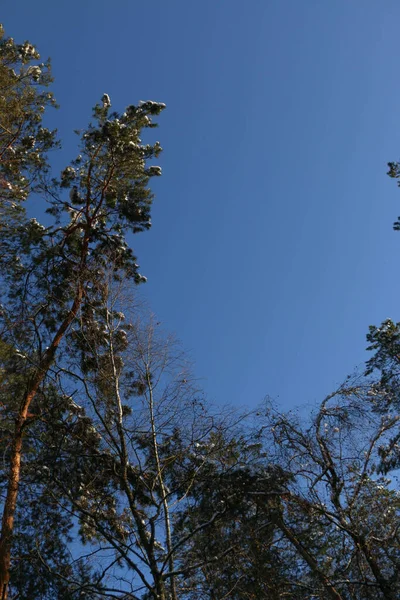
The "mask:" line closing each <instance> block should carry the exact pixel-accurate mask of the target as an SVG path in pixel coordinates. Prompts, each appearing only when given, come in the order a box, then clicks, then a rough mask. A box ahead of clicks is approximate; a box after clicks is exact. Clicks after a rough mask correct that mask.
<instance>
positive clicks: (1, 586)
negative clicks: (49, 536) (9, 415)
mask: <svg viewBox="0 0 400 600" xmlns="http://www.w3.org/2000/svg"><path fill="white" fill-rule="evenodd" d="M82 298H83V286H82V284H81V283H79V285H78V289H77V292H76V295H75V299H74V302H73V304H72V307H71V310H70V311H69V313H68V315H67V316H66V318H65V319H64V321H63V322H62V324H61V325H60V327H59V329H58V331H57V333H56V334H55V336H54V339H53V341H52V343H51V346H50V347H49V348H48V349H47V351H46V353H45V355H44V357H43V360H42V361H41V364H40V365H39V367H38V369H37V371H36V374H35V375H34V377H33V379H32V381H31V382H30V386H29V389H28V391H27V393H26V394H25V398H24V401H23V403H22V405H21V407H20V410H19V414H18V417H17V419H16V423H15V429H14V435H13V441H12V446H11V457H10V470H9V476H8V487H7V495H6V500H5V503H4V508H3V517H2V525H1V536H0V593H1V596H0V600H7V597H8V584H9V581H10V566H11V543H12V536H13V530H14V519H15V510H16V507H17V498H18V486H19V482H20V479H21V457H22V442H23V433H24V426H25V425H26V421H27V419H28V413H29V407H30V405H31V404H32V401H33V399H34V398H35V396H36V394H37V391H38V389H39V387H40V385H41V383H42V382H43V380H44V378H45V376H46V374H47V373H48V370H49V368H50V367H51V365H52V363H53V360H54V357H55V355H56V351H57V348H58V346H59V345H60V342H61V340H62V339H63V337H64V335H65V334H66V332H67V330H68V328H69V326H70V325H71V323H72V321H73V320H74V319H75V317H76V315H77V313H78V310H79V307H80V305H81V302H82Z"/></svg>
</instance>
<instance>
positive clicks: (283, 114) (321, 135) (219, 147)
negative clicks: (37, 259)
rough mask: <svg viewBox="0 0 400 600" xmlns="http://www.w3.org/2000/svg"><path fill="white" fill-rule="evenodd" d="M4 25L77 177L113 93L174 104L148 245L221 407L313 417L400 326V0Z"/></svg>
mask: <svg viewBox="0 0 400 600" xmlns="http://www.w3.org/2000/svg"><path fill="white" fill-rule="evenodd" d="M2 21H3V22H4V24H5V27H6V32H7V34H8V35H11V36H12V37H14V38H15V40H16V41H23V40H24V39H26V38H29V40H30V41H32V42H33V43H35V44H36V45H37V47H38V48H39V50H40V51H41V54H42V57H43V58H45V57H47V56H51V57H52V60H53V71H54V75H55V78H56V82H55V85H54V91H55V93H56V97H57V100H58V101H59V103H60V105H61V109H60V110H59V111H58V112H57V113H56V114H55V115H54V116H55V119H54V122H57V126H58V128H59V132H60V136H61V137H62V138H63V140H64V143H63V147H64V152H65V162H67V161H68V160H69V158H72V157H74V156H75V154H76V152H75V142H76V138H75V136H74V135H73V133H72V131H73V129H76V128H79V127H84V126H85V125H86V123H87V121H88V119H89V117H90V110H91V107H92V106H93V104H94V103H95V102H96V101H98V100H99V99H100V97H101V95H102V94H103V93H104V92H107V93H108V94H110V96H111V100H112V103H113V107H114V108H115V109H116V110H120V109H123V108H124V107H125V106H126V105H127V104H132V103H136V102H137V101H138V100H141V99H142V100H146V99H151V100H158V101H162V102H165V103H166V104H167V110H166V111H165V112H164V113H163V114H162V115H161V117H160V129H159V130H158V131H157V138H158V139H160V141H161V143H162V145H163V147H164V149H165V151H164V153H163V154H162V156H161V160H160V164H161V166H162V168H163V173H164V175H163V177H162V178H161V179H160V180H157V181H156V182H155V185H154V188H155V191H156V194H157V197H156V201H155V204H154V210H153V228H152V229H151V231H150V232H149V233H146V234H143V235H142V236H135V238H134V239H133V241H134V247H135V249H136V251H137V254H138V256H139V262H140V264H141V267H142V272H143V273H144V274H145V275H146V276H147V277H148V283H147V285H146V288H145V293H146V296H147V297H148V298H149V301H150V304H151V307H152V309H153V310H154V311H155V312H156V313H157V315H158V316H159V318H160V320H161V321H162V322H163V325H164V326H165V327H166V328H167V329H169V330H171V331H174V332H176V334H177V336H178V337H179V338H180V339H181V340H182V341H183V343H184V345H185V347H186V348H188V349H189V350H191V353H192V356H193V358H194V360H195V361H196V373H197V375H198V377H199V378H201V379H202V382H203V385H204V387H205V389H206V391H207V393H208V395H209V397H210V398H211V399H212V400H213V401H215V402H217V403H220V404H225V403H231V402H233V403H235V404H237V405H248V406H254V405H256V404H257V403H259V402H260V401H261V400H262V399H263V397H264V396H265V395H266V394H269V395H271V396H272V397H274V398H275V399H277V400H278V401H279V402H280V403H281V405H282V406H283V407H285V408H288V407H289V406H293V405H299V404H300V405H305V404H310V403H311V404H312V403H313V402H315V400H318V399H319V398H321V396H322V395H323V394H325V393H328V392H329V391H331V390H332V388H333V387H334V386H335V385H337V384H338V383H339V382H340V381H341V380H342V379H344V377H345V376H346V375H347V374H348V373H349V372H351V371H352V370H353V369H354V367H356V366H357V365H359V364H360V363H362V361H363V360H365V352H364V349H365V346H366V343H365V334H366V331H367V328H368V325H369V324H372V323H374V324H377V323H379V322H380V321H382V320H383V319H385V318H386V317H391V318H393V319H394V320H400V306H399V290H400V286H399V278H398V271H399V250H400V234H396V233H395V232H393V231H392V229H391V227H392V222H393V221H394V220H395V218H396V217H397V215H398V214H400V202H399V200H400V191H399V190H397V189H396V186H395V184H394V182H393V181H391V180H389V178H388V177H386V175H385V173H386V170H387V169H386V162H387V161H389V160H395V159H397V158H399V157H400V78H399V74H398V57H399V56H400V36H399V30H398V24H399V22H400V3H399V2H398V0H385V2H376V0H354V1H353V2H349V1H348V0H335V1H334V2H328V1H325V0H248V1H247V2H243V1H241V0H202V1H201V2H199V1H197V2H195V1H194V0H169V1H168V2H166V1H165V0H163V1H161V0H153V1H152V2H138V1H137V0H114V1H113V2H105V1H103V0H80V1H78V0H70V1H69V2H65V1H64V2H63V1H60V2H51V1H50V0H35V1H34V2H31V1H28V0H19V1H18V2H15V1H12V2H11V1H9V2H3V3H2ZM54 116H53V117H54ZM52 120H53V118H52ZM57 160H58V159H57ZM38 216H40V215H38Z"/></svg>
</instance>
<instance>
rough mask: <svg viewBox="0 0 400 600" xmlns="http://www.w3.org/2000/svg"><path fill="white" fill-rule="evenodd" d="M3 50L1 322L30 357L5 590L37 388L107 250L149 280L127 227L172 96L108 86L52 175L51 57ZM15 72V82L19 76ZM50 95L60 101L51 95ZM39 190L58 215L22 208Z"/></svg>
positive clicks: (133, 222) (146, 216)
mask: <svg viewBox="0 0 400 600" xmlns="http://www.w3.org/2000/svg"><path fill="white" fill-rule="evenodd" d="M0 53H1V56H2V77H3V81H4V82H5V83H4V89H5V90H7V93H9V94H10V95H11V98H12V99H14V100H15V108H14V105H13V110H12V112H11V113H8V112H7V111H4V112H5V114H6V117H4V119H3V125H2V128H3V129H2V130H3V132H5V133H4V135H3V137H2V144H3V151H4V153H5V154H7V153H10V152H11V154H12V157H10V158H9V159H7V160H6V161H5V162H4V163H3V164H2V170H1V173H0V175H1V177H2V178H3V179H2V180H3V182H4V188H3V189H4V190H5V191H4V193H2V203H3V206H7V212H9V210H11V211H12V215H13V216H15V217H16V218H15V219H11V220H10V219H9V216H8V215H6V213H5V212H4V219H3V221H2V225H1V227H2V234H3V235H2V248H1V250H2V255H1V259H0V269H1V277H2V282H3V290H2V312H1V330H2V339H3V341H4V342H5V343H7V344H9V345H10V346H12V347H13V348H18V353H19V356H20V357H21V358H22V359H23V360H25V361H27V364H28V365H29V374H28V376H27V380H26V384H25V388H24V391H23V396H22V398H21V400H20V402H19V406H18V409H17V411H16V416H15V426H14V428H13V431H12V432H11V434H10V438H11V439H10V447H11V450H10V456H9V460H10V466H9V476H8V477H9V479H8V487H7V494H6V499H5V502H4V508H3V519H2V532H1V539H0V590H2V600H5V599H6V598H7V587H8V582H9V576H10V563H11V543H12V534H13V529H14V519H15V512H16V507H17V497H18V486H19V482H20V477H21V458H22V456H23V454H24V435H25V431H26V429H27V428H28V427H29V423H30V422H31V420H32V417H31V415H32V414H34V413H35V402H36V397H37V394H38V393H39V391H40V389H41V388H42V387H43V385H45V384H46V381H47V380H48V377H49V376H50V374H53V371H52V368H53V365H54V361H55V359H56V356H57V355H61V354H62V347H63V345H65V336H66V334H67V332H68V331H69V329H70V327H71V325H72V324H73V323H74V321H75V320H76V319H78V318H79V317H80V315H81V312H82V311H84V310H85V306H87V305H90V303H91V300H92V296H93V294H95V293H96V291H95V290H96V285H95V284H96V282H98V281H101V278H102V277H103V275H104V272H105V270H106V269H107V265H108V262H109V260H110V259H112V260H113V261H114V264H115V278H118V277H120V276H121V273H123V274H124V276H127V277H130V278H132V279H133V281H134V282H135V283H141V282H142V281H145V278H144V277H143V276H142V275H141V274H140V273H139V267H138V265H137V263H136V259H135V256H134V254H133V252H132V250H131V248H130V247H129V245H128V243H127V241H126V234H127V233H128V231H131V232H133V233H137V232H140V231H145V230H147V229H149V228H150V226H151V220H150V208H151V203H152V194H151V192H150V190H149V187H148V184H149V181H150V179H151V177H153V176H158V175H160V174H161V170H160V168H159V167H157V166H153V165H148V161H150V160H152V159H153V158H155V157H157V156H158V155H159V153H160V151H161V147H160V144H159V143H158V142H155V143H154V144H144V143H142V140H141V138H140V132H141V130H142V129H146V128H152V127H155V126H156V125H155V123H154V122H153V118H154V116H157V115H158V114H159V113H160V112H161V111H162V110H163V109H164V104H161V103H157V102H152V101H148V102H141V103H140V104H139V105H138V106H134V105H131V106H128V108H127V109H126V111H125V112H124V113H123V114H122V115H119V114H118V113H116V112H112V111H111V103H110V99H109V97H108V95H107V94H104V96H103V98H102V101H101V103H100V104H98V105H96V106H95V108H94V111H93V122H92V124H90V125H89V127H88V128H87V129H86V130H85V131H83V132H81V134H80V139H81V142H80V151H79V155H78V156H77V157H76V159H75V160H74V161H72V163H71V164H70V165H68V166H67V167H66V168H65V169H64V170H63V172H62V173H61V177H60V178H59V179H57V178H55V177H53V178H51V177H50V175H49V173H48V169H47V167H46V160H45V157H44V156H43V153H45V152H46V151H47V150H48V149H50V148H51V147H54V143H55V142H54V136H53V134H51V133H50V132H48V131H47V130H46V129H44V128H42V127H41V124H40V123H41V117H42V113H43V109H42V106H43V105H42V104H40V105H39V98H41V97H42V96H41V94H42V92H41V91H40V90H39V91H38V90H37V88H36V87H35V84H36V82H37V83H38V84H39V86H40V85H46V84H47V83H48V74H47V71H46V72H45V74H43V71H42V69H43V68H46V67H42V65H36V66H28V67H27V68H26V64H28V63H29V61H30V60H31V59H32V58H35V59H37V58H38V55H37V53H36V51H35V49H34V48H33V47H32V46H31V45H30V44H28V43H25V44H23V45H22V46H16V45H15V44H14V42H13V41H12V40H4V39H3V41H2V45H1V46H0ZM15 64H18V65H20V71H19V72H18V73H16V74H15V75H14V71H15V69H14V65H15ZM13 69H14V70H13ZM14 77H15V78H16V82H15V85H14V86H11V83H12V82H13V81H14ZM43 78H44V79H43ZM40 89H41V88H40ZM47 103H52V97H51V95H48V96H47ZM27 106H29V107H31V108H32V110H31V112H28V115H27V117H24V118H22V117H21V114H22V113H21V107H25V108H26V107H27ZM3 108H4V105H3ZM0 110H1V106H0ZM0 118H1V112H0ZM0 125H1V123H0ZM14 152H15V154H14ZM14 156H15V158H14ZM25 172H27V173H28V174H29V177H27V176H26V175H25V174H24V173H25ZM33 184H34V187H32V186H33ZM32 190H34V192H35V201H36V202H39V198H42V201H43V205H42V206H43V209H44V207H45V204H44V203H45V202H46V203H47V212H48V214H49V215H50V216H51V217H52V218H53V224H52V225H50V226H46V227H45V226H43V225H41V224H40V223H39V222H38V221H37V220H36V219H30V220H28V219H27V218H26V217H25V216H24V214H23V212H21V210H20V205H21V202H22V201H23V200H25V199H26V198H27V196H28V195H29V192H30V191H32ZM13 211H14V212H13ZM15 211H18V215H16V214H15ZM6 218H7V223H8V224H7V226H6V225H5V221H6Z"/></svg>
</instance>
